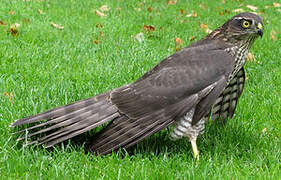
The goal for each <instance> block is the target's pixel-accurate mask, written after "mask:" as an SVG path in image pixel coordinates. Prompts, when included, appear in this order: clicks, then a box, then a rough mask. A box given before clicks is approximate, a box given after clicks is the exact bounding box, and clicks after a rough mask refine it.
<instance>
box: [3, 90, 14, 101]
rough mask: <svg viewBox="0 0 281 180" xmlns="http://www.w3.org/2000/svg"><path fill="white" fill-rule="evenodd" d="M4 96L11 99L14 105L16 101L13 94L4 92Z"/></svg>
mask: <svg viewBox="0 0 281 180" xmlns="http://www.w3.org/2000/svg"><path fill="white" fill-rule="evenodd" d="M3 95H4V96H6V97H9V100H10V102H11V103H12V104H13V100H14V99H15V96H14V94H13V93H8V92H4V94H3Z"/></svg>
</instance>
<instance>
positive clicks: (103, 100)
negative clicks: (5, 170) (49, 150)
mask: <svg viewBox="0 0 281 180" xmlns="http://www.w3.org/2000/svg"><path fill="white" fill-rule="evenodd" d="M119 116H120V113H119V111H118V108H116V107H115V106H114V105H112V104H111V102H110V101H108V93H105V94H102V95H99V96H96V97H93V98H89V99H86V100H82V101H78V102H75V103H73V104H70V105H66V106H63V107H59V108H55V109H52V110H49V111H46V112H44V113H41V114H38V115H34V116H30V117H27V118H23V119H20V120H17V121H16V122H14V123H13V124H11V126H12V127H15V126H21V125H25V124H32V126H31V127H28V128H26V129H24V130H21V131H19V132H16V133H22V132H25V131H27V132H28V133H27V134H26V135H24V136H22V137H20V138H18V140H19V141H20V140H23V139H26V138H30V137H37V138H35V139H36V140H34V141H31V142H29V144H34V143H37V144H46V147H51V146H53V145H55V144H57V143H59V142H62V141H65V140H67V139H70V138H72V137H74V136H77V135H79V134H82V133H84V132H86V131H89V130H91V129H94V128H96V127H98V126H100V125H102V124H104V123H106V122H109V121H112V120H113V119H115V118H117V117H119ZM46 120H47V121H46ZM35 123H39V124H35Z"/></svg>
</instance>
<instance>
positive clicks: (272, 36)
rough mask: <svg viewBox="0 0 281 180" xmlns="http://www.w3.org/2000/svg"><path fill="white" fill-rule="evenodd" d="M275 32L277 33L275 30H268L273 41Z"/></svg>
mask: <svg viewBox="0 0 281 180" xmlns="http://www.w3.org/2000/svg"><path fill="white" fill-rule="evenodd" d="M276 34H277V32H276V31H274V30H272V31H271V32H270V36H271V39H272V40H273V41H276V39H277V38H276Z"/></svg>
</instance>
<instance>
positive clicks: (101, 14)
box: [96, 10, 107, 17]
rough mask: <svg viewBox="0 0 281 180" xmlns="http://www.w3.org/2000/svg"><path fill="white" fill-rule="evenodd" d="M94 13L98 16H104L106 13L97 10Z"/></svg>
mask: <svg viewBox="0 0 281 180" xmlns="http://www.w3.org/2000/svg"><path fill="white" fill-rule="evenodd" d="M96 15H98V16H100V17H106V16H107V15H106V14H104V13H103V12H100V11H99V10H96Z"/></svg>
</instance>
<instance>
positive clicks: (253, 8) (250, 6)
mask: <svg viewBox="0 0 281 180" xmlns="http://www.w3.org/2000/svg"><path fill="white" fill-rule="evenodd" d="M246 8H248V9H250V10H252V11H256V10H257V9H258V8H257V7H256V6H252V5H247V6H246Z"/></svg>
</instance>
